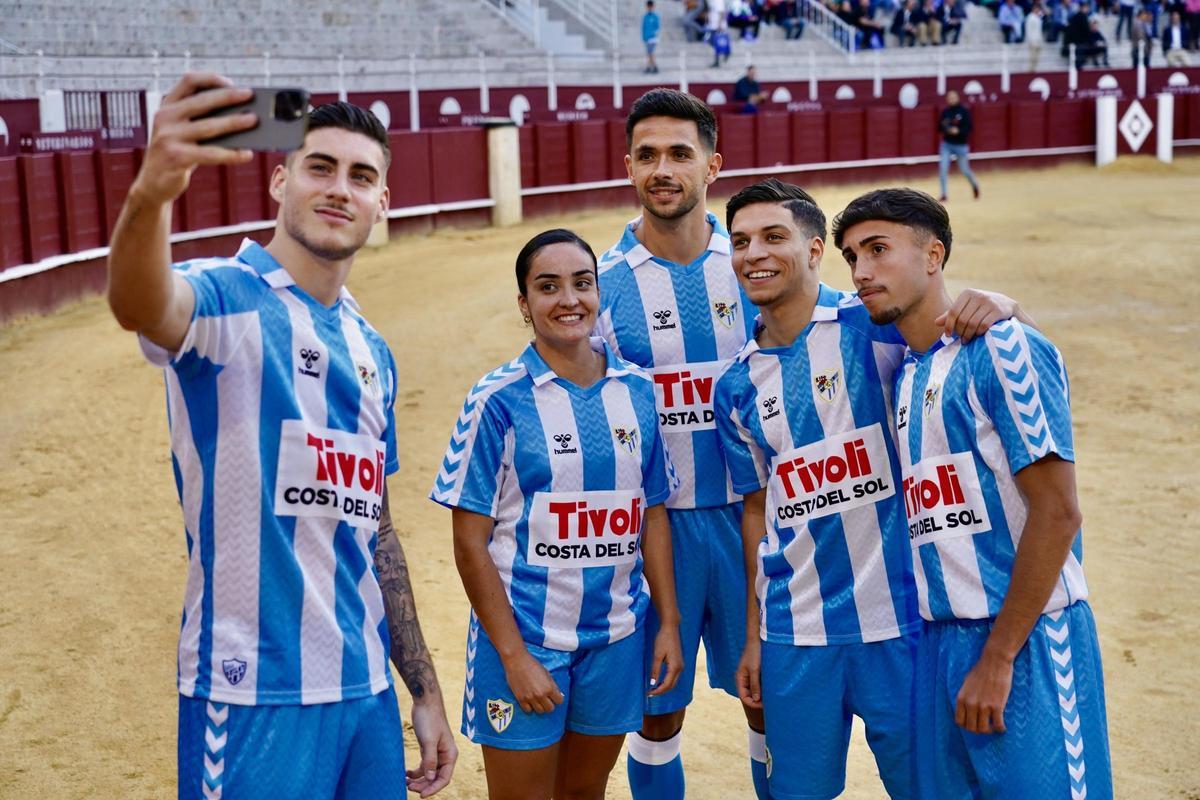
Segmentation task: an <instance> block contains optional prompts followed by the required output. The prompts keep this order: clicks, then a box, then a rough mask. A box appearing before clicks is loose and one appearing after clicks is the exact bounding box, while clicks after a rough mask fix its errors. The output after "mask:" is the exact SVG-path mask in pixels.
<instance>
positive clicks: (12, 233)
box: [0, 156, 29, 270]
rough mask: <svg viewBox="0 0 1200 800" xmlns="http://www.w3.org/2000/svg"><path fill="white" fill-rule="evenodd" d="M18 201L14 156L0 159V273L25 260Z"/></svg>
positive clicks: (25, 238) (18, 180)
mask: <svg viewBox="0 0 1200 800" xmlns="http://www.w3.org/2000/svg"><path fill="white" fill-rule="evenodd" d="M22 200H23V198H22V196H21V177H20V170H19V167H18V165H17V159H16V157H15V156H14V157H13V158H0V270H3V269H4V268H6V267H12V266H15V265H17V264H24V263H25V262H26V261H27V260H28V259H29V256H28V254H27V250H28V244H29V238H28V235H27V234H26V231H25V221H24V216H25V212H24V206H25V204H24V202H22Z"/></svg>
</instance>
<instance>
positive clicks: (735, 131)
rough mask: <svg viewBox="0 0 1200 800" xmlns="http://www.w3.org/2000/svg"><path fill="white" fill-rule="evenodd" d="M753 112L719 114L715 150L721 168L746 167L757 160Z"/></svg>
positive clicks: (751, 165)
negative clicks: (718, 155) (720, 159)
mask: <svg viewBox="0 0 1200 800" xmlns="http://www.w3.org/2000/svg"><path fill="white" fill-rule="evenodd" d="M755 116H756V115H754V114H721V115H720V117H719V122H718V125H719V128H718V130H719V131H720V133H719V134H718V136H717V152H719V153H720V154H721V158H722V162H721V163H722V166H721V169H746V168H747V167H753V166H755V165H756V164H757V163H758V162H757V161H755V158H754V117H755Z"/></svg>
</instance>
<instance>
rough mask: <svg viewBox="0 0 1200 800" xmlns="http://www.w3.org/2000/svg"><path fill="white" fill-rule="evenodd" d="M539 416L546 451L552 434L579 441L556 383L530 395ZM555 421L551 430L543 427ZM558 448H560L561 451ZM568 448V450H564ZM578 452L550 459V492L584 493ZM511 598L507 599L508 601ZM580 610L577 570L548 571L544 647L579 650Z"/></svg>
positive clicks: (568, 402) (567, 403)
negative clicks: (568, 435) (567, 435)
mask: <svg viewBox="0 0 1200 800" xmlns="http://www.w3.org/2000/svg"><path fill="white" fill-rule="evenodd" d="M533 400H534V404H535V405H536V406H537V410H538V416H539V417H541V419H542V420H543V425H542V430H543V431H544V432H545V436H546V452H547V453H552V452H554V450H555V443H554V435H555V434H564V433H569V434H570V435H571V440H572V441H574V442H579V441H580V436H579V428H578V426H577V425H576V423H575V414H574V412H573V411H572V410H571V396H570V395H569V394H567V390H566V389H564V388H563V387H561V386H559V385H558V384H556V383H553V382H551V383H547V384H546V385H545V386H542V387H540V389H539V390H538V391H535V392H534V393H533ZM549 420H554V427H550V426H549V425H546V424H544V423H545V422H546V421H549ZM560 449H561V448H560ZM567 449H570V448H567ZM574 449H575V450H577V451H578V452H576V453H565V454H563V455H562V456H556V457H555V458H552V459H550V470H551V474H552V477H551V483H550V489H549V491H551V492H582V491H583V447H582V446H579V447H576V448H574ZM511 600H512V598H511V597H510V598H509V601H510V602H511ZM582 609H583V571H582V570H579V569H549V570H547V572H546V610H545V615H544V617H543V623H542V624H543V626H544V627H545V631H546V640H545V642H543V644H542V646H543V647H549V648H551V649H554V650H575V649H577V648H578V647H579V636H578V634H577V633H576V628H577V627H578V625H579V612H580V611H581V610H582Z"/></svg>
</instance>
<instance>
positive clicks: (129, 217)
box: [108, 74, 256, 351]
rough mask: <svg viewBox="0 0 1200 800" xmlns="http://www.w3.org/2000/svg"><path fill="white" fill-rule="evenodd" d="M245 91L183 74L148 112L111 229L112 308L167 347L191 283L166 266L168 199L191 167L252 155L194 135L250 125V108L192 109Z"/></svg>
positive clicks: (183, 330) (184, 313) (184, 317)
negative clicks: (150, 118) (144, 139)
mask: <svg viewBox="0 0 1200 800" xmlns="http://www.w3.org/2000/svg"><path fill="white" fill-rule="evenodd" d="M251 94H252V93H251V90H249V89H237V88H234V87H233V86H232V85H231V84H230V82H229V80H228V79H226V78H223V77H221V76H219V75H211V74H188V75H184V76H183V79H182V80H180V82H179V83H178V84H176V85H175V87H174V88H172V89H171V91H170V92H168V93H167V95H166V97H164V98H163V104H162V107H161V108H160V109H159V111H158V113H157V114H155V115H154V132H153V134H152V135H151V137H150V142H149V143H148V144H147V145H146V153H145V155H144V156H143V159H142V166H141V169H139V170H138V174H137V177H136V178H135V179H134V181H133V185H132V186H131V187H130V189H129V195H128V196H127V197H126V198H125V204H124V206H122V208H121V215H120V217H119V218H118V219H117V224H116V228H115V229H114V230H113V237H112V245H111V248H110V250H109V254H108V304H109V306H110V307H111V308H112V312H113V316H115V317H116V318H117V322H119V323H120V324H121V327H123V328H126V329H127V330H132V331H137V332H138V333H141V334H142V335H143V336H145V337H146V338H147V339H149V340H150V341H152V342H154V343H155V344H157V345H159V346H160V347H163V348H165V349H166V350H170V351H175V350H178V349H179V346H180V345H181V344H182V343H183V339H184V336H185V335H186V334H187V329H188V325H189V324H190V322H191V318H192V310H193V308H194V307H195V302H196V297H195V293H194V292H193V291H192V288H191V285H190V284H188V282H187V281H186V280H184V279H183V278H182V277H180V276H179V275H177V274H174V273H172V272H171V269H170V265H171V246H170V234H171V204H172V203H173V202H174V201H175V198H177V197H179V195H181V194H183V192H184V190H185V189H187V186H188V181H189V180H190V179H191V176H192V172H193V171H194V170H195V169H196V167H198V166H200V165H203V164H213V165H215V164H241V163H244V162H246V161H248V160H249V159H250V158H251V155H252V154H251V153H250V151H248V150H230V149H228V148H225V147H216V146H213V145H202V144H200V142H201V141H203V140H205V139H209V138H212V137H214V136H220V135H222V134H226V133H232V132H234V131H239V130H244V129H246V128H250V127H252V126H253V125H254V124H255V122H256V119H255V116H254V114H233V115H229V116H225V117H210V118H207V119H198V117H200V116H202V115H203V114H206V113H208V112H209V111H213V110H215V109H218V108H221V107H223V106H227V105H232V104H234V103H239V102H242V101H245V100H248V99H249V98H250V97H251Z"/></svg>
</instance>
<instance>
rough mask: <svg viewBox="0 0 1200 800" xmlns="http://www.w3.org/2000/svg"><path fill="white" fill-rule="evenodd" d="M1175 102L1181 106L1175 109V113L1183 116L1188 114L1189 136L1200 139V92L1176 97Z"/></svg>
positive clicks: (1189, 137)
mask: <svg viewBox="0 0 1200 800" xmlns="http://www.w3.org/2000/svg"><path fill="white" fill-rule="evenodd" d="M1181 101H1182V102H1181ZM1175 102H1176V103H1178V104H1179V106H1181V107H1178V108H1176V109H1175V113H1176V114H1178V115H1179V116H1181V117H1182V116H1185V115H1186V116H1187V138H1188V139H1200V94H1192V95H1187V96H1186V97H1176V99H1175ZM1184 108H1186V114H1185V111H1184Z"/></svg>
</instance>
